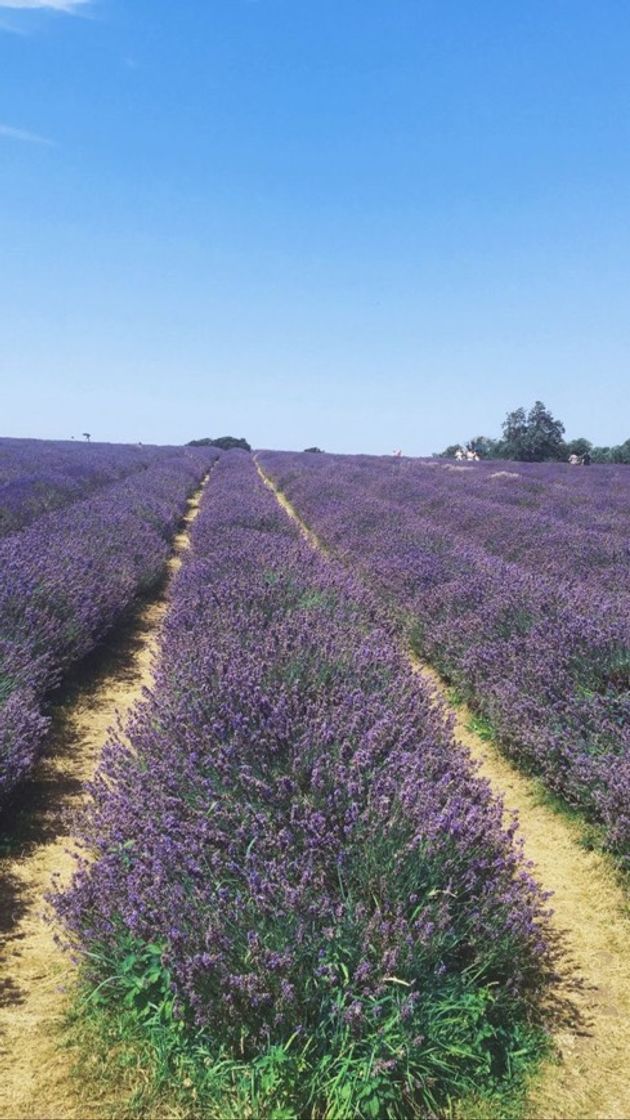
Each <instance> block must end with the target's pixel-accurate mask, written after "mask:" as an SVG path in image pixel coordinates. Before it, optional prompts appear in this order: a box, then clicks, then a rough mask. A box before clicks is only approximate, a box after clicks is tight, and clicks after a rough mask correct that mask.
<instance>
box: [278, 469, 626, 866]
mask: <svg viewBox="0 0 630 1120" xmlns="http://www.w3.org/2000/svg"><path fill="white" fill-rule="evenodd" d="M260 461H261V463H262V465H263V466H264V467H265V469H266V470H268V471H269V473H270V474H271V475H272V476H273V477H274V478H275V479H276V481H277V482H278V484H279V485H280V486H281V488H282V489H283V490H284V491H285V492H286V493H287V495H288V497H289V498H290V499H291V500H292V501H293V502H294V503H295V504H296V506H297V508H298V509H299V511H300V512H301V513H302V514H303V516H304V517H305V519H306V521H307V522H308V523H309V524H310V525H311V526H312V527H313V528H314V529H315V531H316V532H317V533H318V534H319V535H320V536H321V537H322V539H323V540H324V541H325V542H326V543H327V544H328V545H329V546H330V547H332V548H333V549H334V551H335V552H336V553H337V554H338V555H339V556H340V557H342V558H343V559H344V560H345V562H346V563H348V564H349V565H352V566H354V567H355V568H357V569H358V570H360V571H361V572H362V574H363V575H364V576H365V577H366V578H367V580H368V581H369V583H370V584H371V585H372V586H373V587H375V588H378V589H379V591H380V592H381V593H382V594H384V596H385V597H386V599H387V602H388V604H389V607H390V610H391V612H392V615H393V616H395V617H396V618H397V620H398V624H399V625H403V626H404V627H405V629H406V632H407V634H408V636H409V637H410V639H411V641H412V644H413V645H414V647H415V648H416V649H417V650H418V652H421V653H422V654H423V655H424V656H426V657H427V658H428V659H429V660H431V661H432V662H434V663H435V664H436V665H437V666H438V668H439V669H440V670H441V671H442V672H443V674H444V675H445V676H446V677H447V678H448V679H449V680H451V681H452V682H453V683H454V684H455V685H456V686H457V688H458V690H459V692H460V693H461V694H462V696H463V697H464V698H465V699H467V700H468V701H469V702H470V703H471V704H472V706H473V707H474V708H475V709H476V710H477V711H478V712H480V713H481V714H482V715H483V717H484V718H485V719H486V720H487V721H488V722H489V724H490V727H491V729H492V731H493V733H494V735H495V736H496V738H497V739H498V741H499V742H500V744H501V745H502V746H503V747H504V748H505V750H506V752H507V753H508V754H509V755H510V756H511V757H513V758H514V759H515V760H516V761H517V762H518V763H519V764H521V765H523V766H525V767H526V768H528V769H531V770H533V771H534V772H535V773H537V774H539V775H540V776H541V777H542V778H543V780H544V781H545V783H546V785H547V786H548V787H549V789H551V790H552V791H553V792H554V793H556V794H559V795H560V796H561V797H563V798H564V799H565V800H566V801H567V802H568V803H569V804H570V805H572V806H575V807H577V808H579V809H581V810H582V811H583V812H585V813H586V814H587V816H588V817H589V818H590V819H592V820H596V821H600V822H603V824H604V827H605V830H606V836H607V841H608V844H609V845H610V848H611V849H612V850H613V851H614V852H615V853H616V854H617V856H618V857H619V859H620V860H621V861H626V860H627V858H628V844H629V839H630V811H629V808H628V806H629V805H630V761H629V751H628V747H629V745H630V591H629V587H630V585H629V583H628V577H629V576H630V548H629V545H628V533H629V531H630V507H629V503H628V496H629V495H630V472H628V471H627V468H623V467H622V468H609V467H597V468H595V469H593V470H592V471H591V472H590V473H589V471H588V470H582V471H580V470H577V471H576V470H574V469H572V468H570V467H568V466H565V465H560V464H554V465H538V464H535V465H534V464H530V465H527V466H524V465H523V464H500V463H499V464H497V463H485V464H478V465H476V466H475V467H472V468H454V467H453V466H452V465H444V464H442V463H440V462H431V463H427V462H421V461H420V462H419V461H415V462H413V461H411V462H405V461H402V462H397V463H394V462H392V461H391V460H384V459H375V458H370V457H366V456H363V457H360V456H359V457H343V456H317V457H314V456H300V455H292V454H282V453H272V452H271V453H263V454H262V455H261V457H260Z"/></svg>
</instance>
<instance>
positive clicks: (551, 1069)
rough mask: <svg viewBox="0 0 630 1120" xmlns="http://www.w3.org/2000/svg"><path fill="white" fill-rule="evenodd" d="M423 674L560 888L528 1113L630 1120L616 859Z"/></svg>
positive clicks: (629, 980) (628, 1007) (624, 938)
mask: <svg viewBox="0 0 630 1120" xmlns="http://www.w3.org/2000/svg"><path fill="white" fill-rule="evenodd" d="M256 465H257V468H258V473H259V474H260V477H261V478H262V479H263V481H264V482H265V484H266V485H267V486H269V487H270V489H271V490H273V492H274V494H275V495H276V498H277V499H278V501H279V503H280V505H281V506H282V508H283V509H284V510H285V511H286V512H287V513H288V514H289V516H290V517H292V518H293V519H294V520H295V521H296V522H297V524H298V525H299V527H300V529H301V530H302V532H303V534H304V536H305V537H306V539H307V540H308V541H309V543H310V544H311V545H312V546H313V547H316V548H320V549H321V550H322V551H324V552H327V551H328V550H327V549H326V547H325V545H323V544H322V543H321V542H320V541H319V539H318V538H317V536H316V534H315V533H314V532H313V530H312V529H310V528H309V527H308V525H306V524H305V523H304V522H303V521H302V519H301V517H300V516H299V514H298V512H297V511H296V510H295V509H294V507H293V506H292V504H291V502H290V501H289V500H288V498H287V497H286V495H285V494H283V493H282V492H281V491H279V489H278V488H277V487H276V486H275V485H274V483H273V482H272V480H271V479H270V478H269V477H268V476H267V475H266V474H265V472H264V471H263V470H262V468H261V467H260V465H259V464H258V463H257V464H256ZM410 661H411V663H412V665H413V668H414V670H415V671H416V672H417V673H418V674H419V675H420V676H422V678H423V679H424V680H425V681H426V682H427V683H428V684H430V685H431V687H432V688H433V689H434V691H435V692H436V694H437V695H438V696H439V699H440V702H441V703H442V704H444V705H445V706H446V707H447V709H448V710H449V711H450V712H452V714H453V717H454V720H455V725H454V730H455V737H456V739H457V741H458V742H459V743H460V744H461V745H462V746H463V747H464V748H465V749H466V750H468V751H469V752H470V754H471V755H472V757H473V758H474V759H475V760H477V761H478V763H479V765H480V773H481V775H482V776H483V777H484V778H486V779H487V780H488V781H489V782H490V784H491V786H492V789H493V791H494V792H495V793H497V794H499V795H500V796H501V797H502V798H503V800H504V803H505V808H506V812H512V811H514V810H516V811H517V812H518V816H519V820H520V829H521V835H522V837H523V838H524V841H525V852H526V855H527V857H528V859H530V860H532V861H533V863H534V865H535V866H534V868H533V874H534V875H535V877H536V878H537V879H538V881H539V882H540V883H541V884H542V886H543V887H544V889H545V890H548V891H553V898H552V900H551V903H550V905H551V906H552V907H553V909H554V917H553V919H552V921H553V926H554V929H555V930H556V932H557V934H558V936H559V938H560V940H561V942H562V944H563V946H564V949H565V954H566V955H565V961H564V968H563V970H562V971H563V978H562V979H561V981H560V983H559V985H558V987H557V989H556V992H555V1001H554V1002H555V1004H556V1007H557V1010H558V1021H557V1026H556V1028H555V1032H554V1040H555V1044H556V1048H557V1058H556V1059H555V1060H553V1061H549V1062H547V1063H545V1065H544V1067H543V1069H542V1071H541V1074H540V1077H539V1078H538V1079H537V1081H536V1084H535V1085H534V1086H533V1088H532V1090H531V1093H530V1096H529V1100H528V1107H527V1116H528V1118H529V1120H627V1118H628V1117H630V1084H629V1078H628V1067H629V1065H630V938H629V933H630V927H629V923H628V920H627V904H626V899H625V896H624V893H623V890H622V888H621V886H620V885H619V883H618V882H617V880H616V877H615V874H614V872H613V870H612V869H611V866H610V864H609V862H608V861H607V860H606V859H605V858H604V857H602V856H601V855H600V854H598V853H597V852H589V851H586V850H585V849H584V847H582V846H581V844H580V834H581V833H580V828H579V825H578V824H577V823H576V824H573V823H572V822H571V821H570V820H569V819H568V818H567V817H565V816H563V815H561V814H560V813H557V812H555V811H554V809H552V808H550V807H549V806H548V805H547V804H544V803H542V802H541V795H540V787H539V786H538V785H537V783H536V782H534V781H532V780H531V779H530V778H528V777H527V776H526V775H524V774H522V773H521V772H520V771H519V770H517V769H516V768H515V767H514V766H513V765H512V764H511V763H510V762H509V761H508V760H507V759H506V758H504V757H503V756H502V755H501V754H500V753H499V751H498V750H497V749H496V747H494V746H493V745H492V744H491V743H489V742H486V741H485V740H483V739H482V738H481V737H480V736H479V735H477V734H476V733H475V732H473V731H471V730H470V727H469V724H470V721H471V712H470V711H469V710H468V709H467V708H466V707H465V706H462V707H458V708H456V709H453V708H452V706H451V705H450V704H449V701H448V693H447V689H446V686H445V684H444V682H443V681H442V680H441V678H440V677H439V675H438V674H437V673H436V671H435V670H434V669H433V668H432V667H431V666H429V665H427V664H426V663H425V662H423V661H421V660H420V659H419V658H416V657H414V656H412V655H410ZM488 1120H500V1118H496V1117H494V1118H488Z"/></svg>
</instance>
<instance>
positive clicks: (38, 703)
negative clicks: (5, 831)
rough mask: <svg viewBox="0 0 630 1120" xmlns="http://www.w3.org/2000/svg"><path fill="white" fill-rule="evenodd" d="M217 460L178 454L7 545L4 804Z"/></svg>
mask: <svg viewBox="0 0 630 1120" xmlns="http://www.w3.org/2000/svg"><path fill="white" fill-rule="evenodd" d="M212 457H213V456H211V455H210V454H208V453H207V452H205V451H202V452H194V453H193V452H190V451H185V452H184V451H181V452H179V453H178V454H175V455H173V454H171V455H170V456H169V457H167V458H165V459H163V460H162V459H159V460H158V461H157V462H155V463H154V464H153V465H152V466H149V467H147V469H146V470H143V471H142V472H140V473H137V474H134V475H132V476H131V477H129V478H127V479H124V480H122V481H120V482H116V483H114V484H113V485H111V486H109V487H106V488H105V489H104V490H101V491H100V492H99V493H98V494H97V495H95V496H94V497H93V498H89V499H85V500H83V501H80V502H77V503H75V504H73V505H72V506H71V507H70V508H67V509H63V510H59V511H58V512H56V513H50V514H46V515H45V516H43V517H42V518H40V519H39V520H37V521H36V522H35V523H34V524H33V525H31V526H30V527H28V528H26V529H23V530H22V532H20V533H16V534H13V535H12V536H9V537H5V538H4V540H2V541H0V571H1V572H2V583H1V584H0V804H2V802H4V801H5V800H6V799H7V797H8V796H9V794H10V793H11V792H12V790H13V789H14V788H15V787H16V786H17V784H18V783H19V782H20V781H21V780H22V779H23V778H24V777H25V776H26V775H27V774H28V773H29V771H30V770H31V768H32V766H33V764H34V762H35V761H36V759H37V758H38V756H39V753H40V752H41V748H42V744H43V742H44V739H45V734H46V730H47V727H48V723H49V721H48V719H47V717H46V716H45V714H43V711H42V705H43V702H44V700H45V697H46V695H47V694H48V692H49V691H50V690H51V689H52V688H54V687H55V686H56V685H58V684H59V682H60V680H61V679H62V676H63V674H64V672H65V671H66V670H67V669H68V668H69V666H70V665H72V664H73V663H74V662H76V661H78V660H79V659H80V658H82V657H84V656H85V655H86V654H87V653H89V652H90V651H91V650H93V649H94V648H95V647H96V645H97V644H98V642H99V641H100V640H101V638H102V637H103V636H104V634H105V633H106V632H107V631H108V630H109V629H110V628H111V627H112V626H113V625H114V623H115V622H116V621H117V620H118V619H119V618H120V616H121V615H122V614H123V612H124V611H126V610H127V609H128V608H129V606H130V605H131V604H132V603H133V601H134V599H135V598H136V597H137V596H138V595H139V594H141V593H142V592H143V591H145V590H146V589H147V588H148V587H150V586H151V585H152V584H154V583H155V582H156V581H157V580H158V579H159V578H160V576H161V574H162V572H163V570H164V565H165V561H166V558H167V556H168V552H169V539H170V537H171V536H172V534H173V532H174V530H175V527H176V525H177V523H178V521H179V520H180V518H181V516H182V513H183V510H184V507H185V503H186V499H187V497H188V495H189V494H190V493H191V491H192V490H194V489H195V488H196V487H197V486H198V484H199V482H200V479H201V477H202V476H203V474H204V473H205V472H206V471H207V470H208V465H209V462H210V461H211V458H212Z"/></svg>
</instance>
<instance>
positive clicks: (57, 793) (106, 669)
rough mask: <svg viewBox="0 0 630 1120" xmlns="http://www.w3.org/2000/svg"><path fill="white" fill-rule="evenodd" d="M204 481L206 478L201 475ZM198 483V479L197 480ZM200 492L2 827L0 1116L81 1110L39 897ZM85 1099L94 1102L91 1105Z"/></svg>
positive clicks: (56, 954)
mask: <svg viewBox="0 0 630 1120" xmlns="http://www.w3.org/2000/svg"><path fill="white" fill-rule="evenodd" d="M205 481H207V477H206V480H205ZM203 485H205V482H204V484H203ZM203 485H202V487H201V488H200V489H199V490H198V491H197V493H196V494H195V495H194V496H193V497H192V498H191V499H190V500H189V502H188V505H187V510H186V514H185V517H184V519H183V523H182V526H181V527H180V530H179V532H178V534H177V536H176V537H175V539H174V541H173V552H172V554H171V557H170V559H169V561H168V571H167V576H166V579H165V581H164V584H163V586H162V587H161V588H160V589H159V590H158V591H157V592H156V593H155V595H154V596H153V597H152V598H151V599H150V600H148V601H146V602H144V603H143V604H142V605H141V606H140V607H139V608H138V610H137V611H136V612H135V613H134V614H133V616H132V617H131V618H129V619H128V620H127V621H126V623H125V624H124V626H123V627H122V628H120V629H119V630H117V631H116V633H115V634H112V635H110V637H109V639H108V640H107V641H105V642H104V643H103V644H102V646H101V647H100V648H99V650H98V651H97V652H96V653H95V654H94V655H92V656H91V657H90V658H88V659H86V661H85V662H84V663H83V664H82V665H81V667H80V668H79V669H78V670H77V672H76V673H75V674H74V675H73V677H72V679H71V681H70V682H69V684H68V685H67V686H66V687H65V688H64V691H63V698H62V700H61V701H60V702H59V703H58V704H57V706H56V709H55V712H54V719H53V730H52V734H51V739H50V742H49V744H48V750H47V753H46V756H45V758H44V759H43V760H42V761H41V763H40V765H39V766H38V768H37V770H36V772H35V775H34V777H33V779H32V780H31V781H29V782H28V783H27V784H26V785H25V787H24V789H23V790H22V793H21V795H20V797H19V799H18V800H17V801H16V803H15V805H14V807H13V809H12V811H11V814H10V818H9V819H8V820H6V822H3V834H4V836H5V837H6V840H5V845H4V848H3V849H0V1117H2V1118H3V1120H9V1118H10V1120H14V1118H15V1120H21V1118H26V1117H28V1118H29V1120H35V1118H40V1117H42V1118H43V1117H51V1118H52V1117H55V1118H56V1117H59V1118H64V1120H65V1118H72V1117H85V1116H86V1115H87V1113H86V1097H85V1095H84V1094H81V1097H80V1098H79V1094H78V1090H77V1087H76V1085H75V1084H74V1083H73V1081H72V1079H71V1078H70V1077H69V1072H68V1066H69V1056H68V1054H67V1053H66V1052H65V1051H64V1050H63V1049H62V1048H60V1039H61V1029H60V1025H61V1021H62V1018H63V1015H64V1012H65V1011H66V1009H67V1001H68V998H69V996H68V993H69V990H70V988H71V983H72V977H73V970H72V965H71V964H70V962H69V961H68V960H67V958H66V957H65V956H64V954H63V953H62V952H61V951H60V950H59V948H58V947H57V945H56V943H55V940H54V926H53V925H52V924H51V923H50V922H49V921H48V920H47V919H48V917H49V908H48V906H47V904H46V902H45V896H46V894H47V892H48V891H49V890H50V889H51V886H52V885H53V882H60V883H64V882H67V881H68V879H69V878H70V876H71V874H72V871H73V868H74V860H73V856H72V848H73V841H72V834H71V829H72V824H71V821H72V815H73V812H74V811H76V810H77V809H78V808H79V807H80V805H81V802H82V800H83V798H84V796H85V794H84V782H85V781H86V780H88V779H89V778H90V777H91V775H92V774H93V772H94V769H95V767H96V764H97V762H98V758H99V755H100V752H101V749H102V747H103V745H104V743H105V740H106V738H107V734H108V730H109V729H110V728H112V727H114V726H115V725H116V723H117V720H118V719H119V718H121V717H124V716H125V714H126V713H127V712H128V711H129V710H130V708H131V707H132V706H133V705H134V704H135V703H136V702H137V701H138V700H139V699H140V698H141V695H142V690H143V689H144V688H145V687H146V686H148V685H150V683H151V679H152V664H153V659H154V655H155V651H156V644H157V637H158V633H159V629H160V623H161V621H162V619H163V617H164V614H165V613H166V610H167V607H168V588H169V583H170V580H171V579H172V576H173V575H174V573H175V571H176V570H177V569H178V567H179V566H180V564H181V553H182V552H183V551H184V550H185V549H186V548H187V547H188V543H189V529H190V524H191V522H192V521H193V520H194V518H195V516H196V514H197V511H198V507H199V501H200V496H201V492H202V490H203ZM92 1104H93V1105H94V1106H96V1104H97V1102H96V1101H93V1102H92Z"/></svg>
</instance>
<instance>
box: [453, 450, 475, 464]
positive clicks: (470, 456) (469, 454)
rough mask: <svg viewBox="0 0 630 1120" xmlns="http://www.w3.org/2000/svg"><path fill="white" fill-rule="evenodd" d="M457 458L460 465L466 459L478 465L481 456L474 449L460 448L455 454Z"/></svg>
mask: <svg viewBox="0 0 630 1120" xmlns="http://www.w3.org/2000/svg"><path fill="white" fill-rule="evenodd" d="M455 458H456V459H457V462H458V463H461V462H462V460H464V459H465V460H466V462H468V463H478V462H479V458H480V456H479V452H478V451H474V450H473V448H472V447H458V448H457V451H456V452H455Z"/></svg>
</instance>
